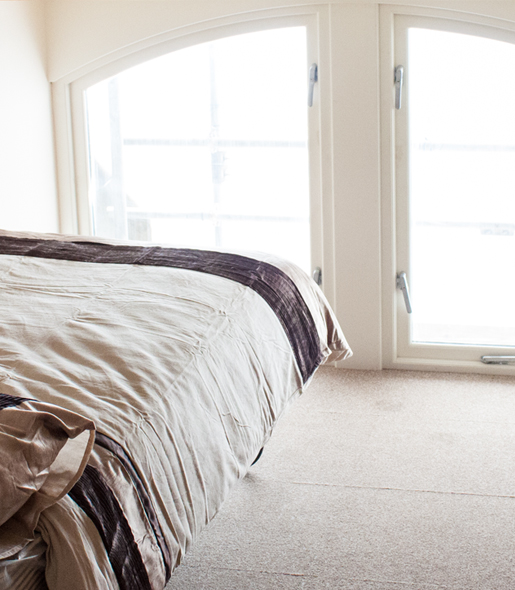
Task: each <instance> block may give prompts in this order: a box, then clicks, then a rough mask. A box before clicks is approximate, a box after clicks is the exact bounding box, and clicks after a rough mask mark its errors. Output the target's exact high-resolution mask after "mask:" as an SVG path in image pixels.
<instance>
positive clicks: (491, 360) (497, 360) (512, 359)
mask: <svg viewBox="0 0 515 590" xmlns="http://www.w3.org/2000/svg"><path fill="white" fill-rule="evenodd" d="M481 362H482V363H485V364H486V365H512V364H514V363H515V356H493V355H492V356H482V357H481Z"/></svg>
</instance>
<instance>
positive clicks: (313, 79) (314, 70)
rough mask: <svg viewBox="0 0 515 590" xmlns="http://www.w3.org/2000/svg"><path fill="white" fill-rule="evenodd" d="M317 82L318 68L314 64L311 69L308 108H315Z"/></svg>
mask: <svg viewBox="0 0 515 590" xmlns="http://www.w3.org/2000/svg"><path fill="white" fill-rule="evenodd" d="M316 82H318V66H317V65H316V64H313V65H312V66H311V67H310V68H309V92H308V107H312V106H313V93H314V92H315V84H316Z"/></svg>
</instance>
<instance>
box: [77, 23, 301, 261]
mask: <svg viewBox="0 0 515 590" xmlns="http://www.w3.org/2000/svg"><path fill="white" fill-rule="evenodd" d="M306 43H307V40H306V27H303V26H297V27H288V28H279V29H272V30H265V31H258V32H253V33H247V34H244V35H236V36H231V37H227V38H223V39H218V40H214V41H210V42H207V43H201V44H198V45H193V46H190V47H186V48H184V49H180V50H177V51H173V52H171V53H168V54H166V55H163V56H160V57H158V58H155V59H152V60H150V61H146V62H144V63H142V64H139V65H137V66H134V67H132V68H129V69H126V70H124V71H122V72H121V73H119V74H117V75H115V76H112V77H110V78H107V79H105V80H102V81H100V82H98V83H96V84H93V85H91V86H89V87H87V88H86V89H85V91H84V105H85V118H86V128H87V146H88V147H87V152H88V162H89V170H88V202H89V211H90V216H91V229H92V233H93V234H94V235H98V236H102V237H109V238H122V239H127V238H128V239H135V240H149V241H154V242H163V243H170V244H173V245H176V246H181V247H194V248H222V249H237V250H260V251H265V252H270V253H274V254H277V255H280V256H283V257H285V258H288V259H290V260H292V261H294V262H296V263H297V264H298V265H299V266H301V267H302V268H304V269H305V270H306V271H308V272H309V270H310V266H311V260H310V258H311V243H310V242H311V237H310V234H311V230H310V177H309V170H310V163H309V152H308V144H309V142H308V106H307V97H308V69H309V65H310V64H309V62H308V60H307V49H306Z"/></svg>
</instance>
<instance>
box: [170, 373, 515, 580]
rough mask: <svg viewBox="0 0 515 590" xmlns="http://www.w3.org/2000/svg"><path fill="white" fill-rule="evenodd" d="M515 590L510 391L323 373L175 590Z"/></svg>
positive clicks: (490, 385) (456, 380) (514, 382)
mask: <svg viewBox="0 0 515 590" xmlns="http://www.w3.org/2000/svg"><path fill="white" fill-rule="evenodd" d="M300 588H305V589H309V590H311V589H313V590H319V589H321V588H330V589H345V590H347V589H348V590H405V589H418V588H420V589H424V590H426V589H428V590H429V589H440V588H441V589H443V588H445V589H453V590H454V589H456V590H457V589H459V590H465V589H467V590H469V589H470V590H504V589H514V588H515V378H493V377H487V376H478V375H473V376H470V375H467V376H466V375H457V374H455V375H451V374H439V373H417V372H401V371H382V372H375V371H374V372H368V371H341V370H336V369H332V368H326V369H321V370H320V371H319V373H318V374H317V376H316V377H315V379H314V380H313V382H312V384H311V386H310V387H309V389H308V390H307V392H306V393H305V394H304V396H303V397H302V398H301V399H300V400H299V401H297V402H296V403H295V405H294V406H293V407H292V408H291V410H290V411H289V413H288V414H287V415H286V416H284V417H283V418H282V420H281V421H280V422H279V424H278V426H277V428H276V431H275V433H274V435H273V437H272V439H271V441H270V442H269V444H268V445H267V447H266V449H265V452H264V454H263V457H262V458H261V460H260V461H259V463H257V464H256V465H255V466H254V467H253V468H252V470H251V471H250V473H249V474H248V476H247V477H246V478H245V479H244V480H243V481H242V482H240V484H239V485H238V486H237V487H236V489H234V491H233V492H232V494H231V496H230V498H229V499H228V500H227V502H226V503H225V504H224V506H223V508H222V510H221V511H220V513H219V514H218V516H217V517H216V518H215V519H214V520H213V522H212V523H211V524H210V525H209V526H208V528H207V529H206V530H205V531H204V533H203V534H202V535H201V537H200V538H199V539H198V541H197V543H196V545H195V547H194V548H193V549H192V550H191V552H190V553H189V554H188V556H187V557H186V559H185V561H184V563H183V565H181V566H180V567H179V568H178V569H177V570H176V572H175V573H174V574H173V576H172V579H171V581H170V583H169V585H168V586H167V590H203V589H209V590H215V589H221V590H222V589H223V590H243V589H251V590H279V589H285V590H297V589H300Z"/></svg>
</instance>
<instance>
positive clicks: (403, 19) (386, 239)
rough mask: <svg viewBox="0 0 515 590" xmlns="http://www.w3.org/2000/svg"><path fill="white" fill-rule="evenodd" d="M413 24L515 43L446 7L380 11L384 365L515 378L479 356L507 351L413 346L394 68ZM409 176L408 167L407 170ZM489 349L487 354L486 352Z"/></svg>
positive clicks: (402, 125)
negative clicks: (404, 280)
mask: <svg viewBox="0 0 515 590" xmlns="http://www.w3.org/2000/svg"><path fill="white" fill-rule="evenodd" d="M408 21H410V23H413V24H414V25H417V24H421V23H423V24H424V28H434V29H438V30H450V31H453V32H454V31H455V32H462V33H468V34H477V35H479V36H483V37H484V36H486V37H489V38H493V39H497V40H501V41H508V40H509V41H510V42H514V41H515V37H514V34H515V24H513V23H509V22H507V21H503V20H499V19H495V18H490V17H482V16H476V15H471V14H468V13H461V12H456V11H451V10H445V9H425V8H417V7H409V6H387V5H383V6H381V7H380V14H379V29H380V77H381V80H380V87H381V194H382V203H381V217H382V318H383V320H382V322H383V325H382V331H383V337H382V351H383V367H384V368H391V369H415V370H436V371H453V372H467V373H470V372H473V373H485V374H495V375H515V365H487V364H484V363H482V362H481V361H480V356H481V354H491V355H502V354H515V350H512V351H511V352H510V353H507V352H506V348H504V349H503V348H496V347H488V348H487V349H486V347H482V348H479V347H475V346H456V345H440V344H425V343H424V344H419V343H411V342H409V331H410V323H409V316H408V314H407V313H406V307H405V304H404V300H403V296H402V293H401V292H400V290H398V289H397V288H396V276H397V273H398V272H401V271H407V270H408V269H407V268H401V267H400V266H401V261H402V265H405V264H406V261H407V260H408V254H409V253H408V245H407V240H405V239H401V238H400V236H402V235H404V236H407V235H408V227H407V226H406V224H407V218H408V215H407V200H406V199H402V196H401V193H402V192H403V191H404V192H406V191H407V175H406V174H404V175H403V174H402V173H399V170H398V166H397V164H398V161H399V160H401V161H402V160H404V161H405V159H406V154H402V153H398V150H397V149H396V139H397V138H398V137H399V135H400V134H407V129H406V124H407V120H406V118H405V117H399V116H396V109H395V108H394V104H395V87H394V68H395V66H396V65H399V64H398V63H396V60H395V58H396V45H397V44H398V43H399V40H398V38H396V32H397V29H398V27H399V26H400V25H401V23H402V25H403V26H404V27H405V26H406V23H407V22H408ZM404 171H405V172H407V168H406V167H405V168H404ZM485 349H486V350H485Z"/></svg>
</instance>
